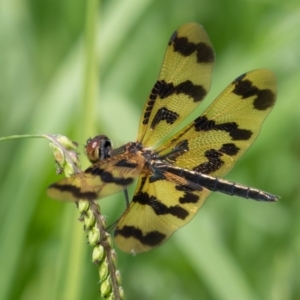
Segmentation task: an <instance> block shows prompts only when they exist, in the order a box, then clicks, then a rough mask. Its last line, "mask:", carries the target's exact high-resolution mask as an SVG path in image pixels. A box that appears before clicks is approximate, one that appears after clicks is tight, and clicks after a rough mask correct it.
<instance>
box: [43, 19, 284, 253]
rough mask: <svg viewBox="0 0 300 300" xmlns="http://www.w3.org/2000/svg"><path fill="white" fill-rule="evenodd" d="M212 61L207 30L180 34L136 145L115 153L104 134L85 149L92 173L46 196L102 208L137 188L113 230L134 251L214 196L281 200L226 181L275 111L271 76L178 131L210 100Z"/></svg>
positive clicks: (244, 82)
mask: <svg viewBox="0 0 300 300" xmlns="http://www.w3.org/2000/svg"><path fill="white" fill-rule="evenodd" d="M214 62H215V54H214V50H213V46H212V43H211V42H210V39H209V37H208V35H207V33H206V31H205V30H204V28H203V27H202V26H201V25H199V24H197V23H188V24H185V25H183V26H181V27H179V28H178V29H177V30H176V31H175V32H174V33H173V34H172V36H171V38H170V40H169V42H168V46H167V49H166V53H165V56H164V60H163V64H162V67H161V71H160V74H159V77H158V80H157V81H156V82H155V84H154V87H153V88H152V90H151V92H150V95H149V97H148V99H147V101H146V104H145V107H144V110H143V112H142V115H141V118H140V123H139V130H138V136H137V140H136V141H135V142H129V143H127V144H125V145H123V146H121V147H119V148H117V149H113V147H112V143H111V141H110V139H109V138H108V137H107V136H105V135H98V136H96V137H95V138H92V139H89V140H88V142H87V145H86V147H85V151H86V153H87V156H88V158H89V159H90V161H91V163H92V165H91V166H90V167H88V168H87V169H86V170H85V171H84V172H81V173H77V174H75V175H73V176H72V177H69V178H64V179H61V180H60V181H58V182H56V183H54V184H52V185H50V186H49V188H48V195H49V196H50V197H52V198H54V199H58V200H64V201H78V200H80V199H81V200H87V201H95V200H97V199H100V198H103V197H105V196H108V195H110V194H113V193H116V192H121V191H124V190H125V189H126V188H127V187H128V186H129V185H131V184H133V183H134V182H135V181H136V180H137V185H136V189H135V192H134V195H133V197H132V200H131V202H130V204H129V205H128V207H127V209H126V210H125V212H124V213H123V214H122V216H121V218H120V219H119V221H118V222H117V224H116V228H115V232H114V236H115V243H116V244H117V246H118V247H119V248H120V249H121V250H123V251H125V252H129V253H140V252H145V251H148V250H151V249H153V248H155V247H157V246H159V245H161V244H162V243H164V242H165V241H166V240H167V239H168V238H169V237H170V236H171V235H172V234H173V233H174V232H175V231H176V230H178V229H179V228H181V227H182V226H184V225H186V224H187V223H188V222H189V221H190V220H191V219H192V218H193V217H194V216H195V215H196V213H197V212H198V210H199V209H200V208H201V206H202V205H203V203H204V202H205V200H206V198H207V197H208V196H209V194H210V193H211V192H220V193H224V194H228V195H231V196H238V197H242V198H246V199H252V200H256V201H266V202H275V201H277V200H278V198H279V197H278V196H276V195H273V194H271V193H268V192H265V191H262V190H260V189H256V188H252V187H249V186H246V185H243V184H238V183H235V182H231V181H228V180H225V179H223V178H221V177H223V176H224V175H225V174H226V173H227V172H228V171H229V170H230V169H231V168H232V167H233V165H234V164H235V162H236V161H237V160H238V159H239V158H240V157H241V156H242V155H243V154H244V153H245V151H246V150H247V149H248V148H249V147H250V145H251V144H252V143H253V142H254V141H255V139H256V138H257V136H258V134H259V132H260V129H261V126H262V124H263V122H264V120H265V118H266V117H267V115H268V114H269V113H270V111H271V109H272V108H273V106H274V104H275V101H276V94H277V92H276V77H275V75H274V74H273V72H272V71H270V70H267V69H258V70H254V71H250V72H247V73H245V74H243V75H241V76H239V77H237V78H236V79H235V80H233V81H232V82H231V83H230V84H229V85H228V87H227V88H226V89H225V90H224V91H223V92H222V93H221V94H220V95H219V96H218V97H217V98H216V99H215V100H214V101H213V102H212V104H211V105H210V106H209V107H208V108H207V109H206V110H205V111H204V112H203V113H202V114H201V115H200V116H199V117H197V118H196V119H195V120H193V121H192V122H191V123H189V124H188V125H186V126H185V127H184V126H182V127H183V128H182V129H180V130H177V132H176V128H177V127H178V125H179V124H181V123H182V121H183V120H185V119H186V117H187V116H188V115H190V114H191V112H193V111H194V110H195V109H196V108H197V107H198V105H199V104H200V103H201V102H202V100H203V99H204V98H205V96H206V95H207V93H208V91H209V89H210V86H211V77H212V70H213V66H214ZM173 132H175V133H174V134H173Z"/></svg>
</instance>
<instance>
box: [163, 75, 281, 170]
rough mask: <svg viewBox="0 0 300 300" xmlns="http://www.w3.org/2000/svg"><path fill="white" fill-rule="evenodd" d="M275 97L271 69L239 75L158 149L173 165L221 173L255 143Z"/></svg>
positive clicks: (274, 79)
mask: <svg viewBox="0 0 300 300" xmlns="http://www.w3.org/2000/svg"><path fill="white" fill-rule="evenodd" d="M275 100H276V78H275V76H274V74H273V73H272V72H271V71H269V70H264V69H261V70H255V71H252V72H249V73H246V74H244V75H242V76H239V77H238V78H237V79H236V80H234V81H233V82H232V83H231V84H230V85H229V86H228V87H227V88H226V89H225V90H224V91H223V93H222V94H221V95H220V96H219V97H218V98H217V99H216V100H215V101H214V102H213V103H212V104H211V105H210V106H209V107H208V109H207V110H206V111H205V112H204V113H203V114H202V115H201V116H200V117H198V118H197V119H195V120H194V122H192V123H191V124H189V125H188V126H186V127H185V128H184V129H183V130H182V131H181V132H179V133H178V134H177V135H176V136H174V137H173V138H172V139H170V140H169V142H167V143H166V144H165V145H163V146H161V147H160V148H158V149H157V151H158V152H160V155H167V160H169V161H170V162H171V163H173V164H174V165H176V166H179V167H182V168H186V169H189V170H196V171H198V172H201V173H204V174H210V175H212V176H223V175H225V174H226V173H227V172H228V171H229V170H230V169H231V168H232V167H233V165H234V163H235V162H236V161H237V159H238V158H240V157H241V155H243V154H244V153H245V151H246V150H247V149H248V148H249V146H250V145H251V144H252V143H253V142H254V140H255V139H256V137H257V135H258V134H259V132H260V129H261V126H262V124H263V122H264V120H265V118H266V117H267V115H268V114H269V112H270V111H271V109H272V108H273V106H274V104H275ZM174 149H175V150H176V149H177V150H176V151H175V152H174ZM171 152H173V154H170V155H169V156H168V153H171Z"/></svg>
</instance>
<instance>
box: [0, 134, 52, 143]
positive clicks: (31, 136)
mask: <svg viewBox="0 0 300 300" xmlns="http://www.w3.org/2000/svg"><path fill="white" fill-rule="evenodd" d="M45 137H46V136H45V135H44V134H22V135H10V136H4V137H0V142H3V141H8V140H16V139H28V138H45Z"/></svg>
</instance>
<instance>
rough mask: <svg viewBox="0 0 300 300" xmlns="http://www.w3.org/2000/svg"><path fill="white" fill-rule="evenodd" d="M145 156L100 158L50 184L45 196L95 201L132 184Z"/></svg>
mask: <svg viewBox="0 0 300 300" xmlns="http://www.w3.org/2000/svg"><path fill="white" fill-rule="evenodd" d="M144 164H145V162H144V158H143V157H142V156H140V155H136V154H124V155H118V156H114V157H111V158H108V159H105V160H102V161H100V162H99V163H96V164H94V165H92V166H91V167H89V168H88V169H86V170H85V171H84V172H82V173H78V174H75V175H74V176H72V177H68V178H64V179H62V180H60V181H58V182H56V183H53V184H52V185H50V186H49V188H48V190H47V193H48V196H49V197H51V198H54V199H57V200H62V201H78V200H79V199H81V200H96V199H100V198H103V197H105V196H108V195H110V194H113V193H116V192H120V191H122V190H123V189H124V187H127V186H128V185H130V184H132V183H133V181H134V180H135V179H136V178H137V177H138V176H139V174H140V172H141V170H142V168H143V167H144Z"/></svg>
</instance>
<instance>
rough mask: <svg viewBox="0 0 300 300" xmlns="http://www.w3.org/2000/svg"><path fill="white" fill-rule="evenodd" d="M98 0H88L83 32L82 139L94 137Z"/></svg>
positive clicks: (96, 89) (96, 90)
mask: <svg viewBox="0 0 300 300" xmlns="http://www.w3.org/2000/svg"><path fill="white" fill-rule="evenodd" d="M99 8H100V0H88V1H87V12H86V30H85V70H84V72H85V74H84V90H83V97H82V105H81V107H82V109H83V110H82V120H83V121H84V126H83V127H82V132H80V134H81V135H82V137H83V138H85V139H86V138H87V137H88V136H91V135H94V134H95V132H93V131H94V128H95V124H96V121H95V119H96V118H95V116H96V114H95V102H96V98H97V95H98V85H99V82H98V77H99V75H98V74H99V72H98V71H99V70H98V69H99V64H98V61H97V56H96V29H97V26H96V25H97V20H98V18H99Z"/></svg>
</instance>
